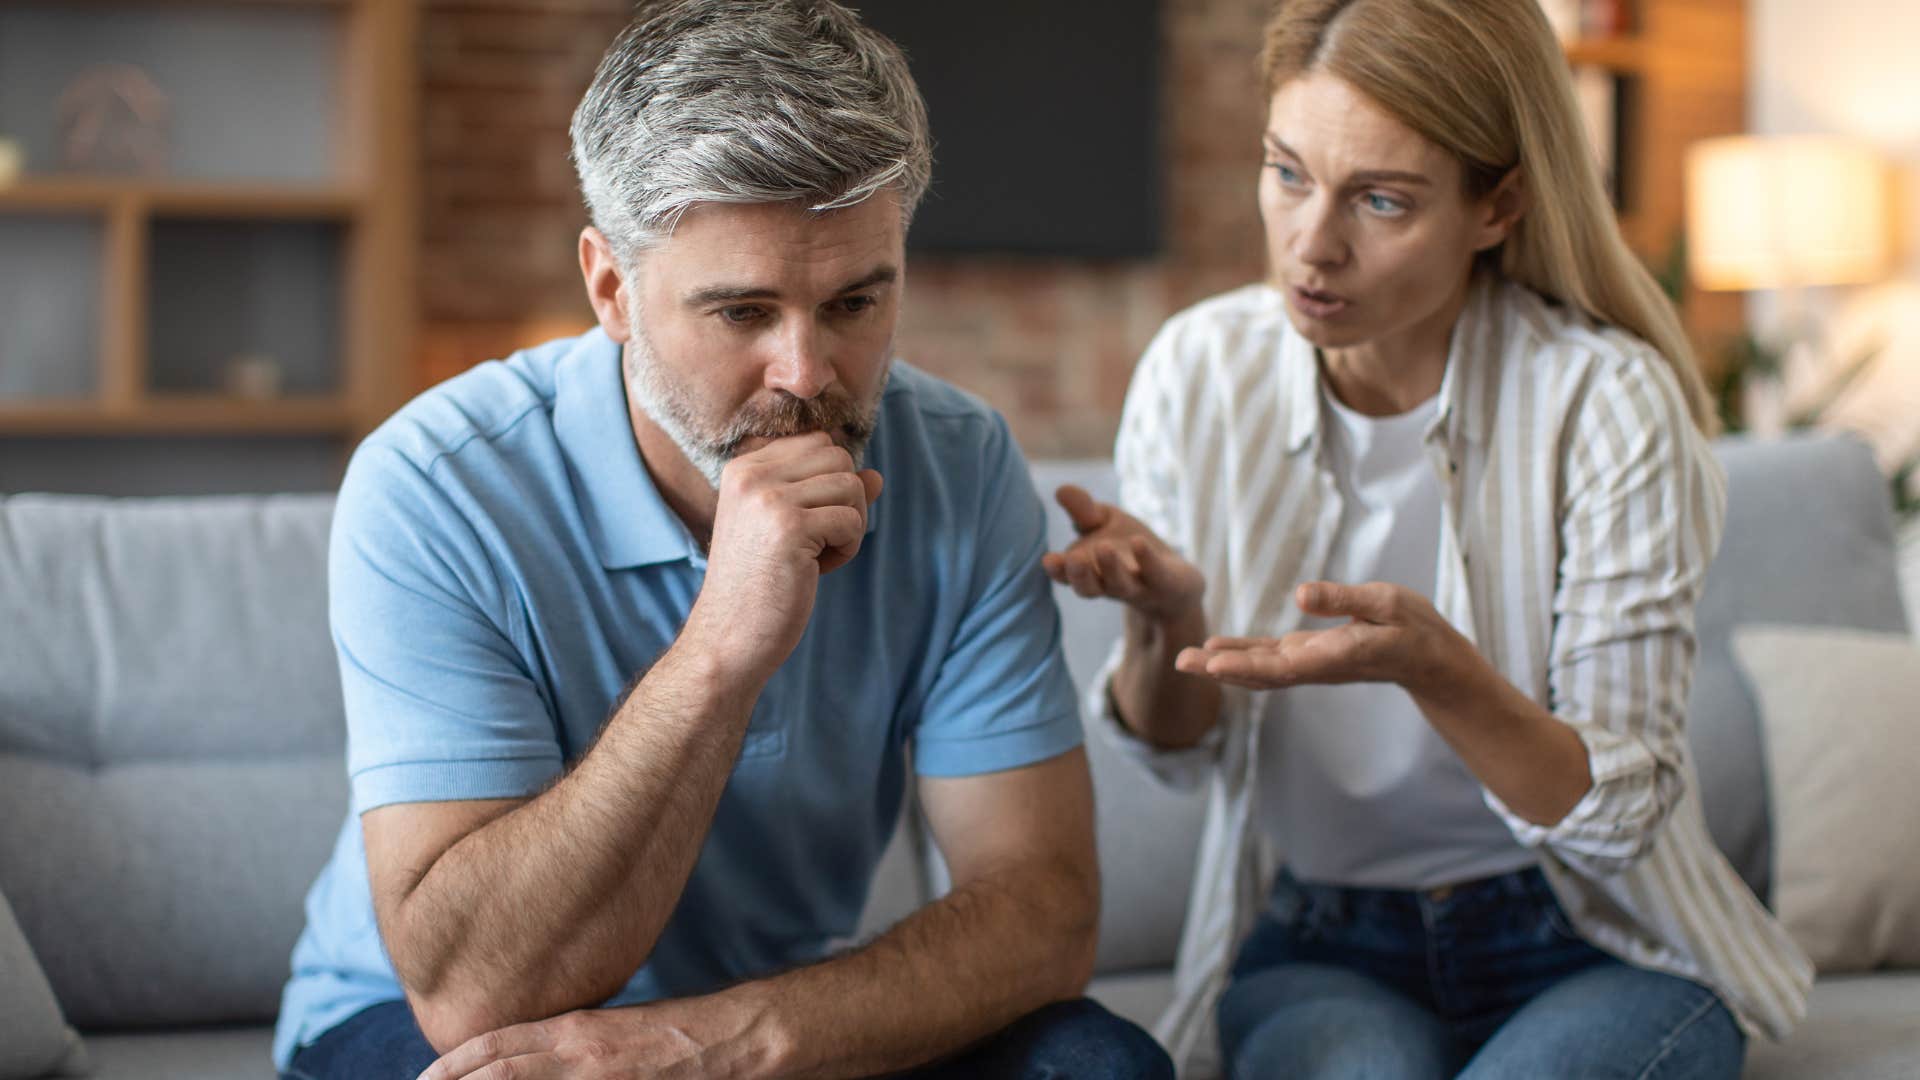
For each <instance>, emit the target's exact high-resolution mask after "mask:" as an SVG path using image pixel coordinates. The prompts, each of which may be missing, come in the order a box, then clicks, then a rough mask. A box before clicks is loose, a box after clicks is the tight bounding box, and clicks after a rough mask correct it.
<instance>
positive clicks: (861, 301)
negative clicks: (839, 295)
mask: <svg viewBox="0 0 1920 1080" xmlns="http://www.w3.org/2000/svg"><path fill="white" fill-rule="evenodd" d="M873 304H874V300H873V297H871V296H849V297H847V298H845V299H843V300H841V301H840V310H841V311H844V312H846V313H847V314H848V315H858V314H860V313H861V312H863V311H866V310H867V309H868V308H871V307H872V306H873Z"/></svg>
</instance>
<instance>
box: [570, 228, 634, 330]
mask: <svg viewBox="0 0 1920 1080" xmlns="http://www.w3.org/2000/svg"><path fill="white" fill-rule="evenodd" d="M580 276H581V277H582V278H584V279H585V280H586V283H587V303H589V304H592V305H593V314H594V316H595V317H596V318H598V319H599V320H600V328H601V329H602V330H605V331H606V332H607V336H608V337H610V338H612V339H613V340H614V341H616V342H618V343H620V344H622V345H624V344H626V342H627V339H628V338H630V337H632V336H633V322H632V320H631V319H629V318H628V308H627V300H628V294H629V290H628V289H627V288H626V285H627V280H626V277H625V275H623V274H622V273H621V272H620V261H619V260H618V259H616V258H614V257H613V245H611V244H609V243H607V238H606V236H605V235H603V234H602V233H601V232H600V230H599V229H596V228H594V227H593V226H591V225H589V226H587V227H586V228H584V229H582V230H580Z"/></svg>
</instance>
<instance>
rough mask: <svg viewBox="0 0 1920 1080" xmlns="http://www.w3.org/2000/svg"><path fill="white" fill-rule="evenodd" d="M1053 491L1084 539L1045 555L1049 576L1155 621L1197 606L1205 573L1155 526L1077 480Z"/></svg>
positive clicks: (1185, 613)
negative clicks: (1089, 491)
mask: <svg viewBox="0 0 1920 1080" xmlns="http://www.w3.org/2000/svg"><path fill="white" fill-rule="evenodd" d="M1054 497H1055V498H1056V499H1058V500H1059V501H1060V506H1061V508H1062V509H1064V510H1066V512H1067V516H1068V517H1069V518H1071V519H1072V520H1073V527H1074V529H1075V530H1076V531H1078V532H1079V534H1080V539H1078V540H1075V541H1074V542H1073V544H1072V545H1070V546H1069V547H1068V548H1067V550H1065V551H1049V552H1047V553H1046V554H1045V555H1043V556H1041V558H1040V565H1041V566H1042V567H1044V568H1045V569H1046V571H1047V576H1048V577H1050V578H1052V579H1053V580H1055V581H1057V582H1060V583H1061V584H1063V585H1071V586H1072V587H1073V591H1074V592H1076V593H1079V594H1080V595H1081V596H1086V597H1096V596H1105V597H1109V598H1111V599H1114V600H1118V601H1120V602H1122V603H1124V604H1126V605H1128V606H1129V607H1132V608H1133V609H1134V610H1136V611H1138V612H1139V613H1140V614H1142V615H1145V616H1147V617H1148V618H1150V619H1153V620H1154V621H1156V622H1163V623H1164V622H1172V621H1174V620H1175V619H1178V618H1181V617H1184V616H1188V615H1191V614H1194V613H1197V612H1198V610H1199V607H1200V597H1201V594H1203V593H1204V592H1205V591H1206V587H1207V580H1206V577H1205V576H1204V575H1202V574H1201V573H1200V570H1199V568H1198V567H1196V566H1194V565H1193V564H1192V563H1190V562H1188V561H1187V560H1185V559H1183V558H1181V557H1180V554H1179V553H1178V552H1176V551H1174V550H1173V548H1172V547H1170V546H1168V544H1167V543H1166V541H1164V540H1162V539H1160V538H1159V537H1158V536H1155V535H1154V533H1153V530H1152V529H1149V528H1147V527H1146V526H1145V525H1143V524H1141V523H1140V521H1139V519H1137V518H1135V517H1133V516H1131V515H1129V514H1128V513H1126V512H1125V511H1123V510H1121V509H1120V508H1119V507H1117V506H1110V505H1108V504H1106V503H1103V502H1098V501H1096V500H1095V499H1094V497H1093V496H1091V495H1089V494H1087V492H1086V490H1085V489H1083V488H1079V487H1075V486H1074V485H1072V484H1068V485H1066V486H1065V487H1062V488H1061V489H1060V490H1059V491H1057V492H1055V493H1054Z"/></svg>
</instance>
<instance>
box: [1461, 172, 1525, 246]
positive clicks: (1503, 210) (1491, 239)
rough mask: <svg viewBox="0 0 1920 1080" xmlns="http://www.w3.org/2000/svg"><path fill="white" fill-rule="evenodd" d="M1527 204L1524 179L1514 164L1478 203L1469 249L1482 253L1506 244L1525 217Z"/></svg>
mask: <svg viewBox="0 0 1920 1080" xmlns="http://www.w3.org/2000/svg"><path fill="white" fill-rule="evenodd" d="M1530 203H1531V199H1530V197H1529V196H1528V193H1527V184H1526V180H1525V179H1524V178H1523V177H1522V176H1521V174H1520V167H1519V166H1517V165H1516V166H1514V167H1513V168H1511V169H1508V170H1507V175H1505V176H1503V177H1501V178H1500V182H1499V183H1498V184H1496V185H1494V189H1493V190H1492V191H1491V192H1488V193H1487V196H1486V197H1485V198H1483V199H1481V200H1480V213H1481V217H1480V231H1479V235H1478V236H1477V237H1475V239H1474V245H1473V250H1475V251H1486V250H1488V249H1490V248H1496V247H1499V246H1500V245H1501V244H1504V243H1506V241H1507V237H1509V236H1512V235H1513V227H1514V226H1515V225H1518V224H1519V223H1520V219H1521V218H1523V217H1525V216H1526V213H1527V207H1528V206H1529V205H1530Z"/></svg>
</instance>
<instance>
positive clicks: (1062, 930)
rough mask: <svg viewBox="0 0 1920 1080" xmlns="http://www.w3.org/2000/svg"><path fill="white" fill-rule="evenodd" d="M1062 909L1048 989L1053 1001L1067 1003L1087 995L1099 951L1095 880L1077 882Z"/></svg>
mask: <svg viewBox="0 0 1920 1080" xmlns="http://www.w3.org/2000/svg"><path fill="white" fill-rule="evenodd" d="M1069 895H1071V896H1072V900H1070V901H1069V902H1067V903H1064V904H1062V905H1061V909H1060V914H1061V919H1060V922H1059V925H1058V927H1057V929H1056V931H1055V936H1054V940H1055V943H1056V944H1057V946H1058V948H1057V951H1056V957H1057V958H1056V960H1055V963H1054V964H1053V971H1054V973H1055V975H1056V979H1055V982H1054V985H1053V986H1051V987H1050V990H1051V991H1052V997H1053V998H1054V999H1056V1000H1062V1001H1070V1000H1073V999H1075V998H1079V997H1083V996H1085V994H1086V990H1087V984H1088V983H1089V982H1091V981H1092V980H1093V972H1094V966H1095V962H1096V959H1097V957H1098V956H1099V951H1100V886H1099V882H1098V880H1097V879H1092V880H1078V881H1076V882H1075V883H1074V888H1073V889H1072V890H1070V892H1069Z"/></svg>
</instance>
